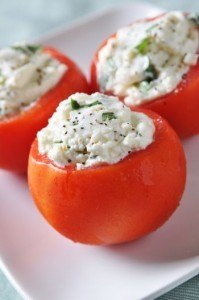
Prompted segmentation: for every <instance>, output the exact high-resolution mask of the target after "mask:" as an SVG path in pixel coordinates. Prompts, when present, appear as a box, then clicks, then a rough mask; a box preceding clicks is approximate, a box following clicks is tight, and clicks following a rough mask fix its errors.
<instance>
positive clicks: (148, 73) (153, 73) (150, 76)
mask: <svg viewBox="0 0 199 300" xmlns="http://www.w3.org/2000/svg"><path fill="white" fill-rule="evenodd" d="M157 78H158V71H157V70H156V68H155V66H154V65H153V64H151V63H150V64H149V66H148V68H147V69H146V70H145V78H144V81H147V82H151V81H153V80H155V79H157Z"/></svg>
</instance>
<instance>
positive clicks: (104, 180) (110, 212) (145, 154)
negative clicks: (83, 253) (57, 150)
mask: <svg viewBox="0 0 199 300" xmlns="http://www.w3.org/2000/svg"><path fill="white" fill-rule="evenodd" d="M145 113H146V114H147V115H148V116H150V117H151V118H153V120H154V123H155V127H156V133H155V140H154V142H153V143H152V144H151V145H150V146H149V147H147V148H146V149H145V150H142V151H138V152H134V153H132V154H130V155H129V156H128V157H126V158H125V159H124V160H122V161H120V162H119V163H117V164H113V165H103V166H102V165H101V166H98V167H92V168H87V169H84V170H76V168H75V166H74V165H73V164H70V165H69V166H67V167H65V168H59V167H57V166H55V165H53V163H52V162H51V161H50V160H49V159H48V158H47V157H46V156H42V155H41V154H39V152H38V143H37V140H35V141H34V143H33V145H32V148H31V151H30V156H29V167H28V180H29V187H30V191H31V193H32V196H33V198H34V200H35V203H36V205H37V207H38V208H39V210H40V212H41V213H42V214H43V216H44V217H45V218H46V220H47V221H48V222H49V223H50V224H51V225H52V226H53V227H54V228H55V229H56V230H58V231H59V232H60V233H61V234H63V235H64V236H66V237H68V238H70V239H72V240H73V241H75V242H81V243H86V244H94V245H100V244H116V243H122V242H127V241H132V240H135V239H137V238H139V237H142V236H143V235H145V234H147V233H150V232H152V231H153V230H155V229H156V228H158V227H159V226H160V225H162V224H163V223H164V222H165V221H166V220H167V219H168V218H169V217H170V215H171V214H172V213H173V212H174V210H175V209H176V208H177V206H178V205H179V201H180V199H181V196H182V193H183V190H184V186H185V178H186V162H185V156H184V152H183V148H182V146H181V143H180V141H179V138H178V137H177V135H176V133H175V132H174V131H173V129H172V128H171V127H170V126H169V125H168V123H167V122H166V121H165V120H163V119H162V118H161V117H159V116H158V115H156V114H155V113H153V112H147V111H145Z"/></svg>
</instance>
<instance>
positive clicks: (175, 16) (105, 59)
mask: <svg viewBox="0 0 199 300" xmlns="http://www.w3.org/2000/svg"><path fill="white" fill-rule="evenodd" d="M198 46H199V31H198V28H197V27H196V25H195V23H194V22H193V21H192V20H191V18H189V16H188V15H185V14H183V13H182V12H170V13H167V14H164V15H162V16H161V17H159V18H158V19H155V20H152V21H139V22H136V23H134V24H132V25H130V26H128V27H125V28H122V29H120V30H119V31H118V32H117V33H116V36H115V37H112V38H110V39H109V40H108V42H107V44H106V45H105V46H104V47H103V48H102V49H101V50H100V51H99V56H98V58H99V59H98V63H97V79H98V83H99V86H100V91H101V92H106V91H112V92H113V93H114V94H115V95H117V96H121V97H123V98H124V101H125V103H126V104H128V105H139V104H142V103H144V102H147V101H151V100H153V99H155V98H157V97H159V96H161V95H164V94H167V93H170V92H171V91H173V90H175V88H176V87H177V85H178V84H179V83H180V82H181V80H182V78H183V75H184V74H186V73H187V72H188V71H189V68H190V66H192V65H195V64H196V63H197V61H198V54H197V52H198Z"/></svg>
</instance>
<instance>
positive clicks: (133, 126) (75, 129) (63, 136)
mask: <svg viewBox="0 0 199 300" xmlns="http://www.w3.org/2000/svg"><path fill="white" fill-rule="evenodd" d="M154 132H155V126H154V123H153V121H152V119H151V118H149V117H148V116H146V115H145V114H143V113H138V112H133V111H131V110H130V109H129V108H128V107H127V106H125V105H124V104H122V102H120V101H119V100H118V98H116V97H111V96H106V95H103V94H100V93H95V94H92V95H87V94H83V93H76V94H74V95H72V96H70V98H68V99H67V100H65V101H62V102H61V103H60V105H59V106H58V108H57V111H56V112H55V113H54V114H53V116H52V117H51V119H50V120H49V124H48V126H47V127H45V128H44V129H42V130H41V131H40V132H39V133H38V134H37V138H38V147H39V152H40V153H41V154H46V155H47V157H48V158H49V159H50V160H52V161H53V162H54V163H55V164H56V165H58V166H61V167H64V166H66V165H68V164H69V163H74V164H76V167H77V169H82V168H87V167H90V166H94V165H97V164H102V163H108V164H115V163H117V162H119V161H120V160H121V159H123V158H124V157H126V156H127V155H128V154H129V153H131V152H134V151H139V150H143V149H145V148H146V147H147V146H149V145H150V144H151V143H152V142H153V136H154Z"/></svg>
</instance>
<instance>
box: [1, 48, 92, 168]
mask: <svg viewBox="0 0 199 300" xmlns="http://www.w3.org/2000/svg"><path fill="white" fill-rule="evenodd" d="M44 51H45V52H47V53H49V54H50V55H51V56H52V57H54V58H56V59H57V60H59V61H60V62H61V63H63V64H66V65H67V66H68V70H67V71H66V73H65V74H64V75H63V77H62V78H61V80H60V81H59V83H58V84H57V85H56V86H55V87H54V88H53V89H51V90H50V91H49V92H47V93H46V94H44V95H43V96H41V97H40V98H39V99H38V100H37V101H36V102H35V104H34V105H33V106H32V108H30V109H28V110H26V111H24V112H22V113H20V114H17V115H15V116H12V117H8V118H6V119H4V120H2V121H0V168H2V169H7V170H11V171H15V172H25V171H26V170H27V163H28V155H29V151H30V147H31V144H32V142H33V140H34V139H35V136H36V133H37V131H39V130H40V129H41V128H43V127H44V126H46V125H47V121H48V119H49V118H50V117H51V115H52V114H53V112H54V111H55V109H56V107H57V106H58V104H59V102H60V101H62V100H64V99H66V98H67V97H68V96H70V95H71V94H72V93H75V92H88V84H87V81H86V79H85V77H84V75H83V74H82V72H81V71H80V69H79V68H78V67H77V65H76V64H75V63H74V62H73V61H71V60H70V59H69V58H68V57H66V56H65V55H63V54H61V53H59V52H58V51H57V50H55V49H52V48H45V49H44Z"/></svg>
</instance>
